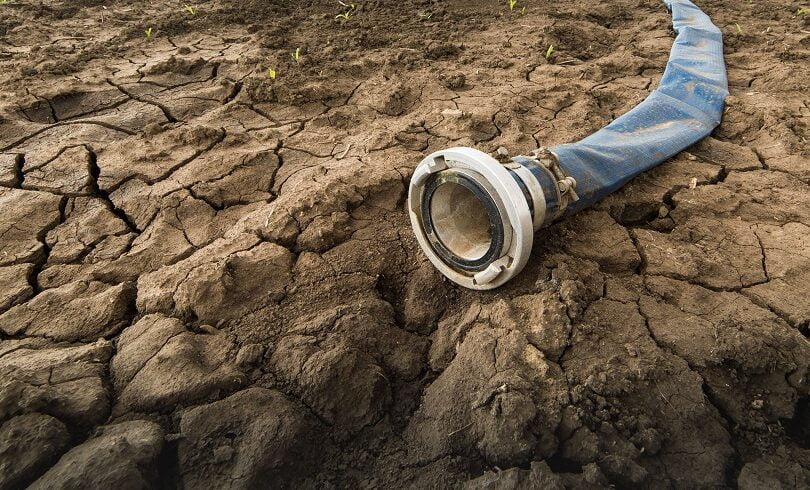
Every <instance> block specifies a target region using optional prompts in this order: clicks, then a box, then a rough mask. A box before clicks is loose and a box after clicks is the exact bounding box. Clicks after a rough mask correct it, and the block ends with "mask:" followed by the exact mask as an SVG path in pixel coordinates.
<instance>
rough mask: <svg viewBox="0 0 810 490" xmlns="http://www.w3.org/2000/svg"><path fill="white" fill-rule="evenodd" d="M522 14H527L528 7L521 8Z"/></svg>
mask: <svg viewBox="0 0 810 490" xmlns="http://www.w3.org/2000/svg"><path fill="white" fill-rule="evenodd" d="M520 15H526V7H523V8H522V9H520Z"/></svg>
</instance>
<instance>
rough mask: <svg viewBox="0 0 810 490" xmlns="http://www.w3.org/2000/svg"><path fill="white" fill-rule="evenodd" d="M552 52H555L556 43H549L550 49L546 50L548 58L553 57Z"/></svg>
mask: <svg viewBox="0 0 810 490" xmlns="http://www.w3.org/2000/svg"><path fill="white" fill-rule="evenodd" d="M552 54H554V45H553V44H549V46H548V49H547V50H546V59H549V58H551V55H552Z"/></svg>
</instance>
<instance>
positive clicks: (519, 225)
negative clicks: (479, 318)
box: [408, 147, 578, 289]
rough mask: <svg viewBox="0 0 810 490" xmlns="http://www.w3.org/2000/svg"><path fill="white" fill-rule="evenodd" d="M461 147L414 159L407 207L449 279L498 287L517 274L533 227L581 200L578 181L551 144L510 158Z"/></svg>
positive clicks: (424, 247) (425, 246) (467, 284)
mask: <svg viewBox="0 0 810 490" xmlns="http://www.w3.org/2000/svg"><path fill="white" fill-rule="evenodd" d="M496 156H497V157H498V158H499V159H500V160H501V161H499V160H498V159H496V158H493V157H492V156H490V155H488V154H486V153H483V152H481V151H479V150H476V149H473V148H466V147H459V148H449V149H446V150H441V151H437V152H435V153H432V154H431V155H428V156H427V157H426V158H425V159H424V160H422V162H421V163H420V164H419V165H418V166H417V168H416V170H415V171H414V174H413V177H412V178H411V183H410V187H409V191H408V210H409V214H410V218H411V226H412V227H413V230H414V233H415V234H416V238H417V240H418V242H419V245H420V246H421V247H422V250H424V252H425V254H426V255H427V257H428V259H430V261H431V262H432V263H433V265H435V266H436V268H437V269H439V271H441V272H442V274H444V275H445V276H447V277H448V278H449V279H450V280H452V281H454V282H456V283H457V284H460V285H461V286H464V287H467V288H470V289H493V288H496V287H498V286H500V285H502V284H504V283H505V282H507V281H508V280H509V279H511V278H512V277H514V276H515V275H516V274H517V273H519V272H520V271H521V270H522V269H523V267H524V266H525V265H526V262H527V261H528V259H529V255H530V254H531V249H532V242H533V236H534V232H535V231H537V230H538V229H539V228H541V227H542V226H545V225H547V224H549V223H551V222H552V221H553V220H555V219H556V218H558V217H559V216H561V215H562V214H563V212H564V211H565V209H566V207H567V206H568V204H569V203H571V202H574V201H576V200H577V199H578V196H577V194H576V180H575V179H574V178H573V177H571V176H569V175H568V174H567V173H566V172H565V170H564V169H563V168H562V166H561V165H560V163H559V160H558V159H557V157H556V155H554V153H552V152H551V151H549V150H547V149H544V148H540V149H538V150H535V151H534V152H533V153H532V155H531V156H517V157H513V158H509V156H508V152H506V151H505V150H503V149H499V150H498V152H497V154H496Z"/></svg>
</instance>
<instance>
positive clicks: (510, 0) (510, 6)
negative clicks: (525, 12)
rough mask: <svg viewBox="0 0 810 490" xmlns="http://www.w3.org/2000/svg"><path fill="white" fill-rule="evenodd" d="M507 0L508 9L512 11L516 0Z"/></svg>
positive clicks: (516, 2) (515, 5)
mask: <svg viewBox="0 0 810 490" xmlns="http://www.w3.org/2000/svg"><path fill="white" fill-rule="evenodd" d="M508 1H509V11H510V12H514V10H515V7H517V4H518V0H508Z"/></svg>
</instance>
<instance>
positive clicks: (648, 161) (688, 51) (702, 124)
mask: <svg viewBox="0 0 810 490" xmlns="http://www.w3.org/2000/svg"><path fill="white" fill-rule="evenodd" d="M664 3H665V4H666V5H667V7H668V8H669V10H670V11H671V12H672V23H673V27H674V28H675V31H676V32H677V34H678V35H677V37H676V38H675V43H674V44H673V46H672V51H671V53H670V57H669V61H668V62H667V66H666V69H665V71H664V76H663V78H662V79H661V83H660V85H659V86H658V88H657V89H656V90H655V91H653V92H652V93H651V94H650V95H649V97H647V98H646V99H645V100H644V101H643V102H642V103H641V104H639V105H638V106H636V107H635V108H634V109H632V110H631V111H630V112H628V113H626V114H624V115H622V116H621V117H619V118H617V119H616V120H614V121H613V122H612V123H610V124H609V125H607V126H606V127H604V128H603V129H601V130H599V131H597V132H596V133H594V134H593V135H591V136H589V137H587V138H585V139H583V140H582V141H579V142H577V143H572V144H566V145H561V146H556V147H553V148H550V150H551V151H552V152H554V153H555V154H556V155H557V156H558V158H559V161H560V165H561V166H562V167H563V168H564V169H565V171H566V172H568V174H569V175H571V176H572V177H574V178H575V179H576V181H577V185H576V192H577V194H578V195H579V198H580V199H579V200H578V201H576V202H573V203H571V204H570V205H569V206H568V208H567V209H566V214H570V213H573V212H576V211H579V210H580V209H583V208H585V207H588V206H590V205H592V204H594V203H596V202H597V201H599V200H600V199H602V198H603V197H605V196H607V195H608V194H610V193H611V192H613V191H615V190H617V189H618V188H620V187H621V186H622V185H624V184H625V183H626V182H627V181H628V180H630V179H631V178H633V177H634V176H636V175H638V174H639V173H641V172H644V171H645V170H649V169H650V168H652V167H654V166H656V165H658V164H659V163H661V162H663V161H664V160H666V159H668V158H670V157H672V156H674V155H676V154H677V153H678V152H680V151H681V150H683V149H685V148H688V147H689V146H691V145H693V144H695V143H697V142H698V141H700V140H701V139H703V138H704V137H706V136H708V135H709V134H710V133H711V132H712V130H713V129H714V128H715V127H717V125H719V124H720V120H721V118H722V115H723V107H724V101H725V98H726V96H727V95H728V80H727V77H726V67H725V62H724V60H723V36H722V33H721V32H720V29H718V28H717V27H716V26H715V25H714V24H712V21H711V19H710V18H709V17H708V16H707V15H706V14H705V13H703V11H701V10H700V9H699V8H698V7H696V6H695V4H693V3H692V2H690V1H689V0H664Z"/></svg>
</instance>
